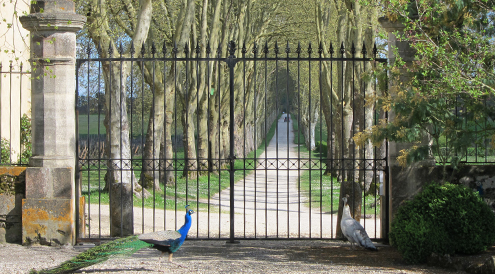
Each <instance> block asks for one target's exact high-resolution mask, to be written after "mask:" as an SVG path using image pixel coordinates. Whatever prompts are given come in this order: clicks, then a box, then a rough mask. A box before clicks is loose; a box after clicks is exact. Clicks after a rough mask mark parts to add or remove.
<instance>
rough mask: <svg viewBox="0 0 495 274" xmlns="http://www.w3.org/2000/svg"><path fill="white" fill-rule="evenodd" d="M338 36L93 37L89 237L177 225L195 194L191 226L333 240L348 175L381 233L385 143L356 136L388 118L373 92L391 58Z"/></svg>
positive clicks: (84, 172)
mask: <svg viewBox="0 0 495 274" xmlns="http://www.w3.org/2000/svg"><path fill="white" fill-rule="evenodd" d="M339 46H340V48H339V52H337V53H336V52H334V47H333V46H332V45H330V47H329V48H326V49H324V48H322V47H321V46H320V47H318V48H315V52H313V49H312V46H311V44H309V46H308V47H307V48H302V47H301V46H300V45H298V46H295V47H292V48H291V47H289V45H287V46H286V47H284V48H279V47H278V46H277V44H276V43H275V44H274V45H271V46H270V47H268V45H267V44H265V45H262V46H259V45H256V44H254V45H250V46H248V47H246V46H242V47H240V48H238V47H237V46H236V45H235V43H234V42H230V43H229V46H228V48H227V51H226V53H225V48H222V47H219V48H218V49H215V50H214V51H213V50H212V49H210V47H209V46H207V47H206V49H205V50H204V51H203V50H202V49H201V48H199V47H196V48H193V49H189V48H188V46H187V45H186V46H185V47H182V48H178V47H177V46H174V47H172V48H168V47H167V46H166V45H164V46H163V47H162V48H161V49H160V50H157V48H156V47H155V45H149V46H143V47H142V49H141V51H139V53H135V49H134V47H133V45H127V46H126V48H124V47H123V46H120V48H119V49H117V50H115V49H113V48H111V47H110V48H109V49H101V48H100V47H98V49H94V48H93V47H91V46H90V45H88V47H87V48H86V49H85V50H84V52H80V58H79V59H78V60H77V97H78V103H77V104H78V136H79V137H78V163H79V164H78V169H79V177H78V180H77V181H78V188H79V189H80V191H79V195H81V196H84V198H85V201H86V202H85V205H84V207H83V210H84V211H85V215H84V216H80V220H82V222H83V223H84V224H85V226H82V227H84V228H83V229H82V230H83V231H80V232H79V235H80V240H84V239H86V238H105V237H112V236H119V235H123V234H128V233H145V232H149V231H155V230H164V229H177V228H178V227H180V225H181V224H182V220H183V214H184V212H185V211H184V206H185V205H186V204H188V205H190V206H191V208H192V209H194V211H195V212H196V214H194V215H193V227H192V228H191V230H190V232H189V236H188V237H190V238H198V239H229V240H231V241H233V240H234V239H261V238H263V239H281V238H284V239H314V238H318V239H323V238H324V239H330V238H335V237H336V232H337V215H338V214H337V213H338V207H339V203H340V201H339V192H340V188H341V185H342V184H343V182H357V183H359V186H360V187H359V188H358V189H356V191H359V193H360V194H359V197H361V198H362V199H363V203H362V208H361V210H359V213H358V214H360V215H361V218H360V219H361V223H362V224H363V225H364V227H365V229H366V230H367V232H368V234H369V235H370V237H371V238H375V239H380V238H382V237H383V235H382V234H381V227H380V223H381V214H382V213H385V212H387V210H386V204H384V203H381V201H382V199H381V197H383V196H380V195H386V193H385V192H384V191H382V192H381V191H380V187H383V185H380V182H382V183H383V182H384V181H386V180H384V178H385V177H386V176H387V173H386V172H387V160H386V155H387V151H386V149H387V146H386V144H385V145H384V146H382V147H381V148H376V147H373V146H371V144H366V145H364V146H362V147H358V146H356V145H355V144H354V141H353V139H352V136H354V135H355V134H356V133H358V132H359V131H362V130H365V129H367V128H369V127H371V126H373V125H374V124H376V123H377V122H378V120H379V119H380V118H384V117H386V113H383V112H381V111H380V110H379V109H376V108H375V105H374V103H372V101H371V98H372V97H373V95H376V94H377V93H380V92H383V90H380V88H379V86H380V85H379V83H378V80H377V78H375V77H374V76H373V75H374V73H373V72H376V71H380V70H382V69H381V68H380V64H381V63H385V62H386V59H381V58H376V47H375V48H374V49H371V48H372V45H371V46H368V48H370V50H369V52H367V50H366V48H365V47H363V48H362V49H360V50H359V51H357V50H356V48H355V47H354V45H352V46H350V47H349V48H345V47H344V45H343V44H341V45H339ZM124 52H128V53H129V54H128V55H124ZM365 75H367V76H365ZM325 115H326V116H325ZM325 117H332V118H331V119H328V120H326V119H325ZM308 147H309V149H308ZM126 183H128V185H130V186H131V188H132V189H133V195H130V196H129V195H127V194H125V191H126V190H125V189H124V187H123V185H124V184H126ZM112 184H120V185H121V188H120V191H121V192H112V191H111V188H112ZM141 186H146V187H145V188H143V187H141ZM359 189H361V190H359ZM383 189H385V190H386V189H387V187H385V188H383ZM109 190H110V191H109ZM119 193H120V194H119ZM125 199H130V200H129V203H128V204H127V206H125V205H126V204H125V203H123V202H120V203H121V206H120V208H118V209H116V208H115V207H113V206H112V203H113V201H116V200H125ZM385 200H386V199H383V201H385ZM130 205H132V206H130ZM128 210H130V213H129V214H127V213H126V211H128ZM79 212H81V211H79ZM384 215H386V214H384ZM355 217H356V218H358V216H355ZM129 222H130V223H131V224H130V226H129V225H128V223H129Z"/></svg>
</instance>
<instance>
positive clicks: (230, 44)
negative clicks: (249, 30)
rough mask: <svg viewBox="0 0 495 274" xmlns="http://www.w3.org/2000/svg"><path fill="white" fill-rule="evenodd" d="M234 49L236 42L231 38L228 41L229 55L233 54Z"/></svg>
mask: <svg viewBox="0 0 495 274" xmlns="http://www.w3.org/2000/svg"><path fill="white" fill-rule="evenodd" d="M235 50H236V44H235V42H234V41H233V40H230V42H229V55H230V56H234V54H235Z"/></svg>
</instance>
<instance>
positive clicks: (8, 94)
mask: <svg viewBox="0 0 495 274" xmlns="http://www.w3.org/2000/svg"><path fill="white" fill-rule="evenodd" d="M30 76H31V73H30V72H28V71H25V70H23V65H22V63H21V64H20V65H19V66H17V65H14V64H12V63H9V64H8V65H7V66H4V65H3V64H2V63H0V119H1V124H0V138H1V157H0V165H8V166H12V165H21V166H25V165H27V164H28V162H29V157H31V114H30V108H31V106H30V101H31V100H30V98H31V91H30V90H31V82H30V81H31V79H30Z"/></svg>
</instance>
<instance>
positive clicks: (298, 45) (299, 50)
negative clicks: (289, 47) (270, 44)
mask: <svg viewBox="0 0 495 274" xmlns="http://www.w3.org/2000/svg"><path fill="white" fill-rule="evenodd" d="M301 50H302V49H301V42H297V48H296V53H297V55H299V54H301Z"/></svg>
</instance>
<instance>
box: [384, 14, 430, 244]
mask: <svg viewBox="0 0 495 274" xmlns="http://www.w3.org/2000/svg"><path fill="white" fill-rule="evenodd" d="M378 21H379V22H380V24H381V25H382V27H383V28H384V29H385V30H386V31H387V32H388V60H389V64H393V63H394V62H395V60H396V58H398V57H400V58H401V59H402V60H403V61H404V62H405V67H401V68H398V69H399V71H400V77H399V79H398V81H399V83H397V82H395V80H391V81H390V82H389V94H391V95H392V96H394V94H397V91H398V88H399V86H401V85H403V83H407V82H408V81H409V80H410V79H411V74H410V73H409V72H408V71H407V69H408V67H410V66H411V65H412V62H413V61H414V58H415V53H416V52H415V50H414V49H413V48H412V47H411V45H410V42H409V41H407V40H400V39H399V37H397V36H402V35H403V34H404V29H405V26H404V25H403V24H402V23H400V22H391V21H390V20H388V19H387V18H384V17H382V18H380V19H379V20H378ZM394 117H395V113H394V112H393V111H390V112H389V118H388V119H389V121H393V120H394ZM423 143H425V144H426V143H428V137H427V136H425V138H424V140H423ZM412 145H413V144H410V143H396V142H389V143H388V148H389V153H388V162H389V189H388V193H389V211H388V214H389V215H388V216H389V218H388V219H389V224H388V226H386V225H383V226H382V235H384V234H383V233H386V232H387V231H390V225H391V223H392V220H393V217H394V216H395V213H396V212H397V209H398V208H399V206H400V205H401V203H402V202H403V201H405V200H409V199H411V198H412V197H413V196H414V195H416V194H417V193H418V192H419V191H420V190H421V187H422V186H423V184H424V183H426V182H429V181H431V179H428V178H433V177H429V174H428V172H431V171H432V169H429V168H427V167H430V166H432V165H433V166H434V165H435V161H434V159H433V158H432V159H431V160H425V161H422V162H419V163H415V164H412V165H410V166H408V167H406V168H403V167H401V166H399V164H398V162H397V157H398V156H399V155H400V151H401V150H403V149H408V148H411V147H412ZM435 178H436V177H435Z"/></svg>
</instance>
